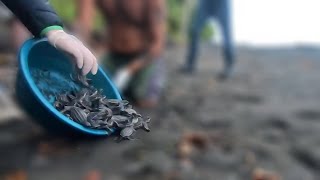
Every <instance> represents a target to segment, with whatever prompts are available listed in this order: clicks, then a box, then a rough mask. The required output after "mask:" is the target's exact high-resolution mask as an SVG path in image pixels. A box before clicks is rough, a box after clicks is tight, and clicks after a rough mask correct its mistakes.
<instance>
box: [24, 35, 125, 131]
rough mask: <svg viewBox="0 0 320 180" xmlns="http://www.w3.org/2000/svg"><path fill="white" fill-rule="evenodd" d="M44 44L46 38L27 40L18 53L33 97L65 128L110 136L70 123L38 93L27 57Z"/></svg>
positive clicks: (103, 73)
mask: <svg viewBox="0 0 320 180" xmlns="http://www.w3.org/2000/svg"><path fill="white" fill-rule="evenodd" d="M44 42H46V43H47V39H46V38H43V39H29V40H27V41H26V42H25V43H24V44H23V45H22V47H21V49H20V53H19V61H20V68H21V72H22V75H23V76H24V77H25V79H26V81H27V85H29V87H30V88H31V92H32V93H33V95H34V96H35V97H36V99H37V100H38V101H39V102H40V103H41V104H42V105H43V106H44V107H45V108H47V109H48V110H49V111H50V112H51V113H52V115H53V116H55V118H56V119H58V120H60V121H62V122H63V123H65V125H66V126H71V127H72V128H75V129H77V130H80V131H82V132H84V133H87V134H91V135H100V136H101V135H110V134H111V133H108V132H107V131H106V130H97V129H91V128H87V127H84V126H82V125H80V124H78V123H76V122H74V121H72V120H71V119H69V118H68V117H66V116H65V115H63V114H62V113H60V112H59V111H58V110H57V109H56V108H55V107H53V105H52V104H51V103H50V102H49V101H48V100H47V99H46V98H45V97H44V96H43V95H42V93H41V92H40V90H39V89H38V87H37V86H36V84H35V83H34V81H33V79H32V76H31V73H30V71H29V66H28V56H29V52H30V50H31V49H32V48H33V47H34V46H35V45H37V44H39V43H44ZM99 73H102V75H103V77H104V78H105V79H106V80H107V81H108V83H109V84H110V85H111V87H112V90H113V91H114V92H115V95H116V98H117V99H121V96H120V94H119V92H118V91H117V89H116V88H115V86H114V85H113V83H112V82H111V80H110V79H109V78H108V76H107V75H106V73H105V72H104V71H103V70H102V68H101V67H99ZM114 131H115V129H112V132H114Z"/></svg>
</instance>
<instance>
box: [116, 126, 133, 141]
mask: <svg viewBox="0 0 320 180" xmlns="http://www.w3.org/2000/svg"><path fill="white" fill-rule="evenodd" d="M135 131H136V130H135V129H134V128H133V126H131V127H126V128H124V129H122V130H121V131H120V139H119V140H120V141H121V140H123V139H127V140H135V139H134V138H133V134H134V133H135Z"/></svg>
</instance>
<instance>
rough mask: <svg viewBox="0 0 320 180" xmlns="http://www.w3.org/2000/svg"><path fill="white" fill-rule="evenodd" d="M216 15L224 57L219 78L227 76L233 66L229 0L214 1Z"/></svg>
mask: <svg viewBox="0 0 320 180" xmlns="http://www.w3.org/2000/svg"><path fill="white" fill-rule="evenodd" d="M215 2H216V3H217V4H215V10H216V12H215V13H216V17H217V19H218V21H219V23H220V26H221V29H222V36H223V56H224V57H223V58H224V70H223V72H222V73H221V74H220V78H222V79H225V78H228V77H229V76H230V75H231V73H232V71H233V66H234V63H235V62H234V61H235V57H234V42H233V37H232V25H231V12H230V8H231V7H230V0H219V1H215Z"/></svg>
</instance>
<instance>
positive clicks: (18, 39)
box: [9, 18, 30, 53]
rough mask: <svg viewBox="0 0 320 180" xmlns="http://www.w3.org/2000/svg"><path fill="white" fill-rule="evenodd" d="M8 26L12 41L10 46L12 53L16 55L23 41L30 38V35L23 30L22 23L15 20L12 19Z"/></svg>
mask: <svg viewBox="0 0 320 180" xmlns="http://www.w3.org/2000/svg"><path fill="white" fill-rule="evenodd" d="M9 24H10V35H11V39H12V44H11V46H12V48H13V51H14V53H17V52H18V51H19V49H20V47H21V45H22V44H23V43H24V41H25V40H26V39H27V38H29V37H30V33H29V31H28V30H27V29H26V28H25V26H23V25H22V23H21V22H20V21H19V20H18V19H16V18H13V19H12V20H11V21H10V23H9Z"/></svg>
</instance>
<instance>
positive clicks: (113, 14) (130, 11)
mask: <svg viewBox="0 0 320 180" xmlns="http://www.w3.org/2000/svg"><path fill="white" fill-rule="evenodd" d="M116 1H121V0H98V2H99V3H98V6H99V8H100V9H101V11H102V15H103V16H104V18H105V19H106V22H107V25H108V26H107V29H108V48H109V50H110V51H111V52H117V53H136V52H141V51H144V50H145V49H146V48H147V44H148V43H147V42H148V36H147V31H146V29H147V27H143V26H142V25H141V26H140V25H137V24H134V23H131V22H128V21H126V20H124V18H123V17H121V15H119V9H118V8H117V5H116ZM122 1H123V2H124V3H122V5H123V6H122V8H123V10H124V11H126V14H127V15H128V16H127V17H129V18H130V19H131V20H133V21H134V22H138V23H141V24H143V22H145V21H146V18H147V17H146V9H145V8H146V7H145V6H146V5H145V4H144V2H145V0H122ZM147 1H149V0H147ZM149 2H152V0H151V1H149ZM145 26H146V24H145Z"/></svg>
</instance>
